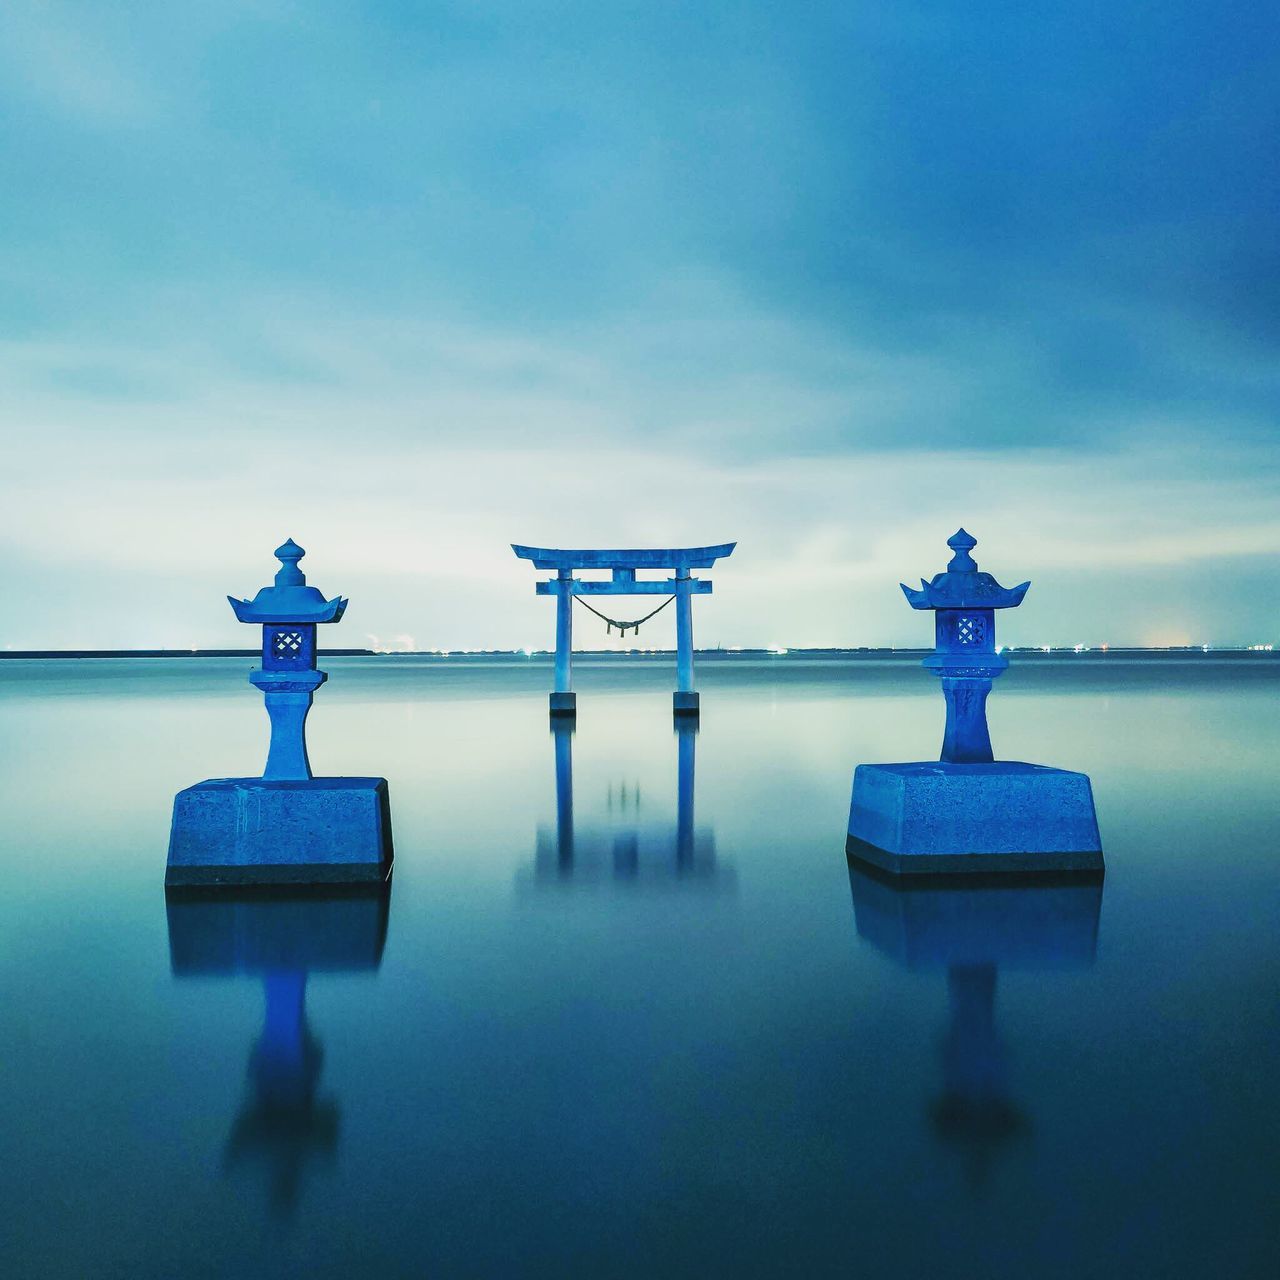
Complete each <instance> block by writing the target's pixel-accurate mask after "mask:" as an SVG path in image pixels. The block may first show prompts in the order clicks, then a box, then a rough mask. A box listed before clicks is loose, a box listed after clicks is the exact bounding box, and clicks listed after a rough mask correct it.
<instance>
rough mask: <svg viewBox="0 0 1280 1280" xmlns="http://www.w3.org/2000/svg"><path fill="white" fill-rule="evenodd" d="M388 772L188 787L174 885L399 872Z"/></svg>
mask: <svg viewBox="0 0 1280 1280" xmlns="http://www.w3.org/2000/svg"><path fill="white" fill-rule="evenodd" d="M391 861H392V848H391V805H390V800H389V796H388V791H387V781H386V779H385V778H309V779H306V780H305V781H303V780H299V781H283V780H274V779H272V780H268V779H265V778H212V779H210V780H209V781H207V782H200V783H197V784H196V785H195V786H194V787H188V788H187V789H186V790H185V791H180V792H178V794H177V796H175V797H174V801H173V824H172V826H171V828H170V833H169V865H168V870H167V871H166V872H165V881H164V882H165V884H166V885H168V886H178V885H223V884H225V885H246V884H342V883H361V882H363V883H369V882H374V883H376V882H379V881H383V880H385V879H386V878H387V876H388V875H389V874H390V873H391Z"/></svg>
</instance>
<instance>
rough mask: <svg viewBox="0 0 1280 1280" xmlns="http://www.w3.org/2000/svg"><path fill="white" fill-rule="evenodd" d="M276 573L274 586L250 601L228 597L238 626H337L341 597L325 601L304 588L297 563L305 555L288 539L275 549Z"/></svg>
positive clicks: (313, 590) (342, 603)
mask: <svg viewBox="0 0 1280 1280" xmlns="http://www.w3.org/2000/svg"><path fill="white" fill-rule="evenodd" d="M274 554H275V557H276V559H277V560H279V561H280V570H279V572H278V573H277V574H276V580H275V583H274V584H273V585H272V586H270V587H263V588H262V590H261V591H259V592H258V594H257V595H256V596H254V597H253V599H252V600H237V599H236V598H235V597H234V596H228V597H227V599H228V600H229V601H230V603H231V607H232V608H233V609H234V610H235V614H236V617H237V618H238V619H239V620H240V621H241V622H262V623H272V622H337V621H338V620H339V619H340V618H341V617H342V614H343V611H344V610H345V609H346V607H347V602H346V600H345V599H343V597H341V596H334V598H333V599H332V600H326V599H325V598H324V596H323V594H321V592H320V591H319V590H318V589H317V588H315V587H309V586H307V578H306V575H305V574H304V573H303V572H302V570H301V569H299V568H298V561H299V560H301V559H302V557H303V556H305V555H306V554H307V553H306V552H305V551H304V550H303V549H302V548H301V547H300V546H298V544H297V543H296V542H294V540H293V539H292V538H290V539H289V540H288V541H287V542H285V544H284V545H283V546H280V547H277V548H276V549H275V553H274Z"/></svg>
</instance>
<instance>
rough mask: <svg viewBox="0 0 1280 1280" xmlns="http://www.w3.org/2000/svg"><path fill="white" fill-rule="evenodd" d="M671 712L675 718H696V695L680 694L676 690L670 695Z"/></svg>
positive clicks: (694, 693)
mask: <svg viewBox="0 0 1280 1280" xmlns="http://www.w3.org/2000/svg"><path fill="white" fill-rule="evenodd" d="M671 711H672V714H674V715H677V716H696V715H697V714H698V695H697V693H696V692H693V693H682V692H680V691H679V690H677V691H676V692H675V693H673V694H672V695H671Z"/></svg>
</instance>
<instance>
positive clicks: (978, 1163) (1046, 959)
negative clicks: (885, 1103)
mask: <svg viewBox="0 0 1280 1280" xmlns="http://www.w3.org/2000/svg"><path fill="white" fill-rule="evenodd" d="M849 886H850V890H851V892H852V895H853V911H854V919H855V921H856V923H857V929H858V936H859V937H860V938H864V939H865V940H866V941H868V942H870V943H871V945H872V946H874V947H875V948H876V949H877V950H878V951H881V952H883V953H884V954H885V955H887V956H889V957H890V958H891V959H893V960H894V961H896V962H897V963H898V964H900V965H902V966H904V967H905V968H907V969H911V970H915V971H921V970H932V969H945V970H946V973H947V991H948V997H949V1003H950V1010H951V1020H950V1025H949V1026H948V1028H947V1032H946V1036H945V1037H944V1040H943V1052H942V1063H943V1088H942V1091H941V1092H940V1093H939V1094H938V1095H937V1097H936V1098H935V1099H934V1101H933V1103H932V1104H931V1106H930V1119H931V1122H932V1125H933V1129H934V1132H935V1133H936V1134H937V1135H938V1137H939V1138H941V1139H942V1140H943V1141H945V1142H947V1143H949V1144H951V1145H953V1146H956V1147H958V1148H959V1149H960V1150H961V1151H962V1152H963V1153H964V1154H965V1157H966V1160H967V1163H968V1166H969V1173H970V1177H971V1180H972V1181H974V1182H975V1183H977V1182H981V1181H982V1180H983V1179H984V1177H985V1175H986V1172H987V1170H988V1168H989V1166H990V1164H991V1162H992V1160H993V1158H994V1156H995V1154H996V1152H997V1151H998V1149H999V1148H1000V1147H1001V1146H1003V1145H1004V1144H1005V1143H1007V1142H1008V1141H1009V1140H1010V1139H1012V1138H1014V1137H1016V1136H1018V1135H1019V1134H1021V1133H1023V1132H1025V1131H1026V1130H1027V1129H1028V1128H1029V1127H1030V1121H1029V1118H1028V1117H1027V1115H1026V1113H1025V1112H1024V1110H1023V1108H1022V1107H1021V1106H1019V1105H1018V1104H1017V1103H1016V1102H1015V1101H1013V1100H1012V1099H1011V1097H1010V1096H1009V1095H1010V1086H1009V1079H1008V1075H1009V1072H1008V1060H1007V1059H1008V1055H1007V1052H1006V1050H1005V1046H1004V1043H1003V1041H1002V1040H1001V1039H1000V1037H999V1034H998V1033H997V1029H996V1017H995V1007H996V1006H995V996H996V978H997V973H998V970H999V969H1000V968H1004V969H1006V970H1009V969H1014V970H1018V969H1022V970H1030V971H1033V972H1038V971H1042V970H1067V969H1083V968H1088V967H1089V966H1090V965H1092V964H1093V959H1094V954H1095V952H1096V950H1097V941H1098V917H1099V913H1100V911H1101V908H1102V877H1101V875H1095V876H1093V877H1092V878H1091V879H1088V880H1086V879H1084V878H1082V877H1080V876H1073V877H1070V878H1065V879H1059V880H1053V879H1052V878H1046V877H1040V878H1038V879H1036V880H1033V881H1028V880H1023V881H1018V880H1016V879H1012V878H1010V877H1007V876H1004V875H1003V874H1002V875H1001V877H999V878H996V877H992V878H990V879H988V880H966V881H958V880H956V879H954V878H939V879H937V880H933V881H928V880H924V879H920V880H914V881H911V880H908V881H902V880H889V879H888V878H882V876H881V875H880V873H878V872H873V871H866V870H863V868H861V867H860V866H858V865H857V864H856V863H855V862H853V861H852V860H851V861H850V863H849Z"/></svg>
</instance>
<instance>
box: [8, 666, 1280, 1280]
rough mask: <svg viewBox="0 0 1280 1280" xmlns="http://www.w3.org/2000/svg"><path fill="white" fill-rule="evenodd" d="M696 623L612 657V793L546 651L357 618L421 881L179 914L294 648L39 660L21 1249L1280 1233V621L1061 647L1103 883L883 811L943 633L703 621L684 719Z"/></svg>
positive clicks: (468, 1255)
mask: <svg viewBox="0 0 1280 1280" xmlns="http://www.w3.org/2000/svg"><path fill="white" fill-rule="evenodd" d="M668 662H669V659H665V660H654V659H636V660H633V661H630V662H627V661H625V660H618V659H608V660H607V659H598V660H586V661H582V662H580V663H579V664H578V671H577V681H576V683H577V688H578V690H579V715H578V726H577V730H576V732H575V733H574V734H573V735H572V737H571V739H568V740H564V739H562V740H561V743H560V747H559V749H560V751H561V768H562V784H563V781H564V772H563V771H564V769H565V766H566V757H567V758H568V760H567V763H568V764H569V765H570V766H571V769H572V788H573V790H572V811H571V813H570V810H569V806H568V804H566V803H565V800H566V797H565V795H564V792H563V789H562V791H561V795H560V803H559V805H558V804H557V789H556V753H557V742H556V740H555V739H554V738H553V736H552V734H551V733H550V732H549V731H548V722H547V715H546V696H545V691H546V688H547V684H548V670H547V666H546V663H545V660H539V659H506V660H497V659H487V660H478V659H471V660H467V659H457V660H442V659H427V658H402V659H393V658H363V659H362V658H346V659H332V660H330V661H328V662H327V663H325V664H323V665H325V666H327V668H328V669H329V671H330V672H331V680H330V683H329V684H328V685H327V686H326V687H325V688H324V689H323V690H321V692H320V694H319V696H318V698H317V707H316V710H315V712H314V713H313V715H312V721H311V734H310V738H311V748H312V751H311V754H312V761H313V764H314V765H315V767H316V769H317V771H318V772H323V773H361V774H366V773H377V774H384V775H385V776H386V777H387V778H388V779H389V781H390V786H391V800H392V810H393V823H394V830H395V844H396V866H395V874H394V878H393V883H392V888H391V892H390V899H389V902H386V903H383V902H378V901H377V900H373V901H370V900H364V899H351V900H346V901H338V902H330V903H320V904H314V903H311V904H306V903H304V904H297V903H293V904H290V903H268V904H265V905H263V904H257V905H252V904H251V905H249V906H232V907H218V906H216V905H215V907H212V908H201V907H200V906H199V905H198V904H197V905H196V906H194V907H190V906H189V905H187V904H182V903H177V904H174V905H173V906H172V907H171V908H170V909H167V908H166V901H165V896H164V892H163V889H162V881H163V874H164V859H165V847H166V839H167V829H168V820H169V810H170V805H171V802H172V797H173V794H174V793H175V792H176V791H177V790H179V789H180V788H182V787H184V786H187V785H189V784H190V783H192V782H195V781H198V780H200V779H202V778H206V777H216V776H224V775H228V774H236V773H254V772H257V771H259V770H260V768H261V763H262V759H263V755H264V751H265V745H266V718H265V715H264V714H263V712H262V710H261V703H260V698H259V695H258V694H257V693H255V692H254V691H253V690H252V689H251V688H250V687H249V686H248V684H247V683H246V682H245V679H244V677H245V675H246V673H247V670H248V667H249V665H250V663H249V661H247V660H245V659H209V660H201V659H183V660H156V661H147V660H132V661H124V660H122V661H84V662H65V661H64V662H43V663H41V662H25V661H22V662H20V661H8V662H0V718H2V720H3V724H4V728H5V732H4V734H3V738H2V741H3V744H4V745H3V753H4V755H3V760H2V761H0V764H2V766H3V767H2V768H0V803H2V808H0V812H3V815H4V868H5V878H4V892H3V894H2V895H0V983H2V984H3V989H2V991H0V1132H3V1133H4V1135H5V1149H4V1159H3V1160H0V1206H3V1209H2V1210H0V1272H2V1273H3V1274H4V1275H12V1276H21V1277H29V1276H31V1277H43V1276H54V1277H62V1276H68V1277H82V1276H83V1277H97V1276H120V1277H130V1278H135V1277H150V1276H156V1277H202V1276H218V1277H221V1276H227V1277H258V1276H307V1277H329V1276H333V1277H350V1276H353V1275H354V1276H437V1275H438V1276H450V1277H453V1276H501V1277H520V1276H537V1277H541V1276H547V1277H565V1276H590V1277H612V1276H619V1277H632V1276H635V1277H640V1276H645V1277H655V1276H656V1277H679V1276H720V1275H724V1276H788V1277H789V1276H849V1275H857V1276H870V1277H878V1276H885V1277H917V1276H919V1277H948V1276H975V1277H1018V1278H1019V1280H1024V1278H1026V1277H1056V1276H1064V1277H1066V1276H1070V1277H1073V1280H1078V1278H1079V1277H1110V1276H1117V1277H1122V1276H1123V1277H1128V1276H1136V1277H1181V1276H1187V1277H1204V1276H1206V1275H1213V1276H1221V1277H1251V1276H1268V1277H1270V1276H1273V1275H1275V1274H1277V1273H1280V1250H1278V1249H1277V1243H1276V1233H1275V1230H1274V1226H1273V1221H1274V1220H1275V1218H1276V1216H1277V1210H1278V1209H1280V1196H1278V1194H1277V1192H1278V1190H1280V1176H1278V1161H1277V1155H1276V1152H1277V1150H1278V1149H1280V1148H1278V1140H1280V1106H1278V1105H1277V1099H1276V1083H1275V1082H1276V1079H1277V1068H1280V1016H1278V1013H1277V999H1276V997H1277V973H1278V972H1280V967H1278V965H1277V959H1278V956H1280V935H1278V933H1277V920H1278V918H1280V913H1278V912H1277V906H1278V905H1280V903H1278V898H1280V894H1278V892H1277V886H1278V883H1280V878H1278V877H1277V870H1276V867H1277V858H1278V857H1280V803H1278V801H1277V794H1278V792H1277V786H1276V773H1277V764H1280V662H1277V661H1276V660H1275V659H1274V658H1272V657H1271V656H1269V655H1256V656H1252V655H1251V656H1247V657H1244V656H1237V657H1223V658H1218V657H1216V656H1215V655H1212V654H1210V655H1191V656H1185V657H1177V656H1161V657H1152V658H1147V659H1135V658H1125V657H1118V656H1117V657H1108V658H1100V657H1097V656H1096V655H1088V656H1085V655H1082V656H1080V657H1075V656H1073V655H1066V656H1064V657H1061V658H1059V657H1056V656H1051V657H1047V658H1043V657H1034V656H1029V655H1027V656H1024V655H1015V658H1014V666H1013V668H1012V669H1011V671H1010V673H1009V674H1008V675H1007V676H1006V677H1004V679H1003V680H1002V681H1001V682H1000V684H999V685H998V686H997V689H996V691H995V693H994V694H993V696H992V699H991V704H990V705H991V723H992V733H993V738H994V740H995V744H996V748H997V751H998V753H999V754H1001V755H1003V756H1006V757H1009V758H1015V759H1024V760H1032V761H1037V762H1040V763H1045V764H1052V765H1057V766H1061V767H1065V768H1073V769H1081V770H1084V771H1086V772H1088V773H1089V774H1091V775H1092V777H1093V781H1094V790H1095V795H1096V799H1097V805H1098V815H1099V820H1100V823H1101V827H1102V832H1103V841H1104V845H1105V851H1106V857H1107V875H1106V880H1105V884H1104V885H1103V886H1101V887H1098V886H1087V885H1086V886H1079V885H1049V886H1046V887H1043V888H1017V889H998V888H994V889H993V888H989V887H981V886H980V887H977V888H972V889H956V890H927V891H919V890H917V891H915V892H914V893H904V892H903V891H901V890H898V889H895V888H894V887H893V886H891V885H887V884H885V883H883V882H881V881H878V880H873V879H871V878H869V877H867V876H865V875H862V874H861V873H858V872H856V871H851V869H850V866H849V864H848V862H847V861H846V858H845V854H844V832H845V820H846V817H847V807H848V800H849V786H850V778H851V774H852V770H853V766H854V765H855V764H856V763H858V762H861V761H874V760H910V759H919V758H928V757H929V756H931V755H936V752H937V746H938V741H939V738H940V733H941V710H942V700H941V697H940V696H939V694H938V691H937V688H936V684H935V683H934V682H933V681H932V680H931V679H930V678H929V677H928V676H927V675H925V674H924V673H923V672H921V671H920V669H919V667H918V666H917V665H916V663H915V661H914V660H911V659H906V658H897V659H890V658H883V657H869V656H867V657H846V658H827V659H821V660H813V659H806V658H804V657H803V656H797V655H789V656H787V657H785V658H770V659H760V658H752V659H746V658H739V659H728V658H725V659H722V660H705V661H702V662H701V663H700V669H699V683H700V685H701V688H702V693H703V715H702V724H701V728H700V732H698V734H697V735H696V738H694V739H686V740H685V741H684V743H683V744H682V743H681V740H680V739H679V738H678V737H677V736H676V735H675V734H674V733H673V731H672V721H671V714H670V693H669V690H670V671H669V670H668ZM682 749H683V750H684V751H685V753H686V755H685V761H684V763H685V786H684V788H683V792H682V789H681V787H680V785H679V782H680V769H679V761H680V752H681V750H682ZM690 775H692V776H690ZM570 821H571V825H572V831H571V833H568V832H567V831H566V825H567V824H568V823H569V822H570ZM566 837H567V838H566Z"/></svg>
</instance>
